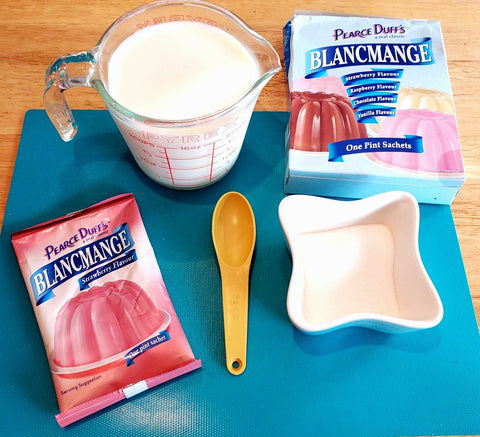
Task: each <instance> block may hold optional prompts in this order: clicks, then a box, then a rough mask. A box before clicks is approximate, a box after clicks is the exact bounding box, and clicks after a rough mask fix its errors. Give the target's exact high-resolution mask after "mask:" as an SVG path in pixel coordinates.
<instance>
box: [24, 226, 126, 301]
mask: <svg viewBox="0 0 480 437" xmlns="http://www.w3.org/2000/svg"><path fill="white" fill-rule="evenodd" d="M134 244H135V242H134V241H133V238H132V236H131V234H130V229H129V227H128V223H123V224H122V225H120V226H118V227H117V228H115V229H114V230H113V232H112V234H110V235H108V236H106V237H104V238H100V239H98V240H96V241H94V242H93V243H90V244H87V245H84V246H80V247H79V248H77V249H76V250H74V251H72V252H69V253H67V254H66V255H63V256H61V257H59V258H57V259H56V260H54V261H52V262H50V263H48V264H45V265H44V266H42V267H40V268H39V269H37V270H36V271H35V272H33V274H32V275H31V276H30V284H31V286H32V290H33V294H34V296H35V302H36V304H37V305H40V304H42V303H44V302H46V301H47V300H49V299H51V298H53V297H54V296H55V295H54V293H53V290H54V289H55V288H56V287H58V286H59V285H61V284H63V283H64V282H66V281H68V280H69V279H71V278H73V277H75V276H78V275H82V274H84V273H85V272H87V271H89V270H91V269H93V268H97V270H102V269H101V268H100V266H105V265H106V264H108V263H109V262H111V261H113V260H115V259H117V258H120V257H122V256H123V255H125V254H126V253H128V252H130V251H131V250H132V248H133V246H134Z"/></svg>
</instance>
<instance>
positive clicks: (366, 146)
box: [328, 135, 423, 162]
mask: <svg viewBox="0 0 480 437" xmlns="http://www.w3.org/2000/svg"><path fill="white" fill-rule="evenodd" d="M328 152H329V155H328V160H329V161H331V162H343V158H342V156H343V155H353V154H356V153H371V152H409V153H423V138H422V137H419V136H417V135H405V138H355V139H351V140H345V141H338V142H336V143H330V144H329V145H328Z"/></svg>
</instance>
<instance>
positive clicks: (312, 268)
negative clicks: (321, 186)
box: [279, 191, 443, 334]
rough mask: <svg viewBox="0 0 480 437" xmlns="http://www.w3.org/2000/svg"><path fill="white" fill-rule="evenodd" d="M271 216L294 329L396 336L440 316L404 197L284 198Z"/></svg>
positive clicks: (413, 205) (412, 202) (410, 205)
mask: <svg viewBox="0 0 480 437" xmlns="http://www.w3.org/2000/svg"><path fill="white" fill-rule="evenodd" d="M279 217H280V222H281V224H282V227H283V231H284V233H285V236H286V239H287V244H288V246H289V248H290V251H291V254H292V262H293V267H292V276H291V279H290V284H289V288H288V296H287V310H288V315H289V317H290V319H291V321H292V323H293V324H294V325H295V326H296V327H297V328H298V329H300V330H302V331H304V332H306V333H308V334H321V333H324V332H328V331H332V330H334V329H338V328H342V327H347V326H362V327H367V328H372V329H376V330H379V331H383V332H388V333H400V332H408V331H413V330H418V329H426V328H431V327H433V326H436V325H437V324H438V323H440V321H441V320H442V317H443V306H442V302H441V300H440V297H439V295H438V293H437V290H436V289H435V286H434V285H433V283H432V281H431V279H430V277H429V276H428V274H427V272H426V270H425V267H424V265H423V263H422V260H421V257H420V252H419V248H418V227H419V208H418V203H417V201H416V199H415V198H414V197H413V196H412V195H411V194H409V193H406V192H403V191H391V192H388V193H382V194H378V195H375V196H372V197H368V198H366V199H362V200H354V201H339V200H332V199H326V198H322V197H315V196H307V195H291V196H287V197H285V198H284V199H283V200H282V201H281V202H280V205H279Z"/></svg>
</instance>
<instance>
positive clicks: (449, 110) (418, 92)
mask: <svg viewBox="0 0 480 437" xmlns="http://www.w3.org/2000/svg"><path fill="white" fill-rule="evenodd" d="M397 109H429V110H430V111H440V112H444V113H445V114H451V115H454V110H453V100H452V96H451V95H450V94H448V93H446V92H444V91H438V90H434V89H427V88H414V87H408V88H400V90H399V91H398V98H397Z"/></svg>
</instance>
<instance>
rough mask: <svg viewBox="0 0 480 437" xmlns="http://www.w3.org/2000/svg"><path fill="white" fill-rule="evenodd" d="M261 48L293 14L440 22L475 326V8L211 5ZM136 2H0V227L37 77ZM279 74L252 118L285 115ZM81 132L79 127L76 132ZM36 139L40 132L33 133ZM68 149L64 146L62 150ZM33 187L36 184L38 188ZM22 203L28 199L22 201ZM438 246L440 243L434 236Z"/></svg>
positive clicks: (479, 50)
mask: <svg viewBox="0 0 480 437" xmlns="http://www.w3.org/2000/svg"><path fill="white" fill-rule="evenodd" d="M217 3H218V4H220V5H221V6H224V7H226V8H228V9H230V10H232V11H233V12H235V13H236V14H237V15H239V16H240V17H241V18H243V19H244V20H245V21H246V22H247V23H248V24H250V26H251V27H253V28H254V29H255V30H256V31H257V32H259V33H260V34H261V35H263V36H264V37H265V38H266V39H267V40H269V41H270V42H271V43H272V44H273V46H274V47H275V49H276V50H277V52H278V53H279V54H280V56H281V58H282V59H283V56H282V27H283V26H284V24H285V23H286V22H287V20H288V19H289V18H290V17H291V16H292V13H293V10H294V9H307V10H318V9H319V8H322V10H324V11H330V12H337V13H346V14H361V15H377V16H385V17H398V18H424V19H429V20H440V21H441V22H442V29H443V33H444V40H445V46H446V52H447V59H448V64H449V70H450V77H451V83H452V88H453V94H454V100H455V106H456V113H457V118H458V126H459V132H460V140H461V145H462V152H463V157H464V164H465V168H466V176H467V182H466V183H465V185H464V186H463V188H462V189H461V191H460V193H459V195H458V196H457V198H456V199H455V201H454V202H453V204H452V211H453V216H454V220H455V224H456V227H457V233H458V238H459V241H460V247H461V251H462V254H463V259H464V264H465V269H466V272H467V277H468V281H469V285H470V291H471V294H472V299H473V303H474V306H475V311H476V315H477V320H480V256H479V248H480V241H479V240H478V238H477V236H478V235H479V231H480V224H479V222H477V217H478V216H479V212H480V144H477V141H478V130H479V129H478V128H479V126H480V119H479V116H480V99H479V98H478V88H479V87H480V43H479V42H478V41H479V39H480V30H479V29H480V27H479V23H480V1H478V0H464V1H458V0H457V1H453V0H448V1H446V0H442V1H434V0H414V1H409V0H404V1H402V2H393V1H381V0H336V1H328V0H325V1H322V2H319V1H307V0H298V1H296V2H292V1H290V0H276V1H274V2H265V1H261V0H249V1H246V0H218V1H217ZM140 4H142V2H141V1H139V0H136V1H135V0H120V1H119V0H117V1H101V0H76V1H75V2H70V1H67V0H36V1H31V0H2V1H1V2H0V29H1V32H0V108H1V111H2V116H1V117H0V144H1V145H0V222H1V221H3V214H4V210H5V205H6V201H7V197H8V192H9V186H10V181H11V177H12V172H13V168H14V164H15V157H16V151H17V147H18V142H19V139H20V133H21V129H22V124H23V117H24V113H25V111H27V110H28V109H32V108H43V103H42V95H43V90H44V72H45V69H46V67H47V65H48V64H49V63H50V62H51V61H52V60H54V59H55V58H56V57H57V56H58V55H63V54H68V53H75V52H78V51H82V50H86V49H90V48H92V47H93V46H94V45H95V44H96V42H97V41H98V39H99V38H100V36H101V34H102V33H103V31H104V30H105V29H106V28H107V27H108V25H109V24H110V23H111V22H112V21H114V19H115V18H117V17H118V16H120V15H121V14H123V13H124V12H127V11H128V10H130V9H132V8H134V7H137V6H139V5H140ZM66 95H67V99H68V101H69V103H70V106H71V108H72V109H85V108H87V109H102V108H104V104H103V101H102V100H101V99H100V97H99V96H98V95H97V93H96V92H95V91H94V90H93V89H90V88H75V89H72V90H69V91H68V92H67V93H66ZM286 95H287V85H286V77H285V72H284V71H282V72H281V73H279V74H277V75H276V76H275V77H274V78H273V79H272V80H271V81H270V83H269V84H268V85H267V87H266V88H265V89H264V91H263V92H262V93H261V95H260V98H259V100H258V103H257V107H256V109H257V110H268V111H285V110H286V108H287V106H286ZM80 129H81V127H80ZM38 134H39V135H42V133H41V132H39V133H38ZM66 147H68V145H66ZM39 183H41V182H39ZM25 201H28V193H25ZM438 238H442V237H441V235H439V237H438Z"/></svg>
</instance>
